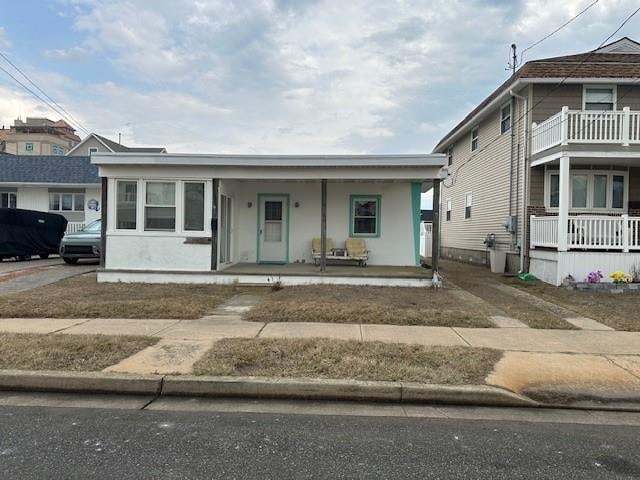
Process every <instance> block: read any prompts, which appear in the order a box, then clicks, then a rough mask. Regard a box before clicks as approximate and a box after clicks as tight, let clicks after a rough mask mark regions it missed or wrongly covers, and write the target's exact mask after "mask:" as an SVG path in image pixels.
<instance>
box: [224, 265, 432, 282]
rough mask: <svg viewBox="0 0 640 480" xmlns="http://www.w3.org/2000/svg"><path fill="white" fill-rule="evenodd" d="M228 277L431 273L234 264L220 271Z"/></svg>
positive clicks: (410, 269)
mask: <svg viewBox="0 0 640 480" xmlns="http://www.w3.org/2000/svg"><path fill="white" fill-rule="evenodd" d="M219 273H221V274H228V275H283V276H286V275H292V276H327V277H379V278H420V279H422V278H431V277H432V276H433V273H432V271H431V270H429V269H427V268H424V267H411V266H406V267H400V266H391V265H367V266H366V267H359V266H358V265H338V264H332V263H329V264H328V265H327V270H326V272H324V273H322V272H320V267H319V266H317V265H314V264H313V263H288V264H283V265H279V264H267V263H236V264H235V265H232V266H230V267H227V268H225V269H224V270H221V271H220V272H219Z"/></svg>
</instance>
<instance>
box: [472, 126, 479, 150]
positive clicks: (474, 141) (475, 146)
mask: <svg viewBox="0 0 640 480" xmlns="http://www.w3.org/2000/svg"><path fill="white" fill-rule="evenodd" d="M478 130H479V129H478V127H476V128H474V129H473V130H471V151H472V152H473V151H475V150H477V149H478Z"/></svg>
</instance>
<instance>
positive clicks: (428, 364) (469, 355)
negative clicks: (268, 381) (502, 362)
mask: <svg viewBox="0 0 640 480" xmlns="http://www.w3.org/2000/svg"><path fill="white" fill-rule="evenodd" d="M501 355H502V353H501V352H499V351H497V350H490V349H483V348H471V347H424V346H420V345H406V344H388V343H381V342H357V341H353V340H351V341H344V340H329V339H322V338H314V339H304V340H301V339H267V338H252V339H240V338H229V339H224V340H220V341H218V342H216V343H215V344H214V346H213V348H212V349H211V350H209V352H207V353H206V354H205V355H204V356H203V357H202V358H201V359H200V360H198V362H196V364H195V365H194V373H195V374H196V375H239V376H267V377H306V378H335V379H354V380H378V381H408V382H420V383H437V384H456V385H460V384H484V379H485V377H486V376H487V375H488V374H489V372H491V371H492V370H493V366H494V365H495V363H496V362H497V361H498V360H499V359H500V357H501Z"/></svg>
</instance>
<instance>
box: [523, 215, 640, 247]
mask: <svg viewBox="0 0 640 480" xmlns="http://www.w3.org/2000/svg"><path fill="white" fill-rule="evenodd" d="M559 221H560V219H559V217H536V216H535V215H533V216H531V226H530V238H531V240H530V246H531V248H532V249H534V248H536V247H546V248H553V249H557V250H558V251H566V250H599V251H619V252H629V251H630V250H640V217H628V216H627V215H620V216H605V215H578V216H571V217H569V220H568V222H567V224H566V225H567V226H566V229H560V228H559ZM559 231H562V232H561V234H562V235H563V236H564V238H561V237H559V236H558V234H559Z"/></svg>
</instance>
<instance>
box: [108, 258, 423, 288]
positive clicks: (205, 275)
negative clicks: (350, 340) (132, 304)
mask: <svg viewBox="0 0 640 480" xmlns="http://www.w3.org/2000/svg"><path fill="white" fill-rule="evenodd" d="M99 276H100V277H101V281H106V282H130V283H136V282H138V283H205V284H206V283H210V284H227V285H230V284H242V285H267V286H268V285H273V284H274V283H275V282H280V284H282V285H283V286H295V285H314V284H330V285H369V286H395V287H426V286H431V283H432V277H433V272H432V271H431V270H430V269H427V268H424V267H413V266H394V265H369V266H367V267H358V266H357V265H334V264H329V265H327V266H326V269H325V271H324V272H323V271H321V269H320V267H319V266H317V265H314V264H313V263H288V264H280V265H275V264H264V263H236V264H234V265H231V266H228V267H227V268H225V269H223V270H218V271H213V272H193V271H172V272H154V271H139V270H116V269H109V270H102V271H100V272H99Z"/></svg>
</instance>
